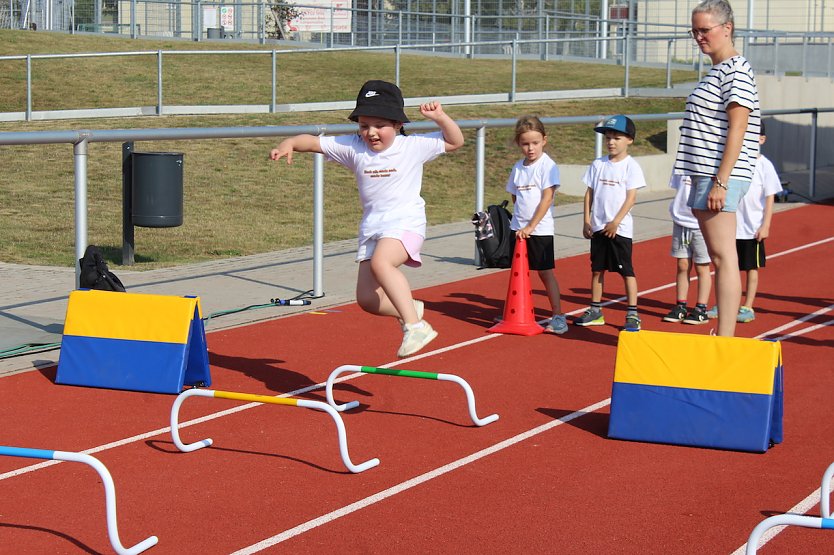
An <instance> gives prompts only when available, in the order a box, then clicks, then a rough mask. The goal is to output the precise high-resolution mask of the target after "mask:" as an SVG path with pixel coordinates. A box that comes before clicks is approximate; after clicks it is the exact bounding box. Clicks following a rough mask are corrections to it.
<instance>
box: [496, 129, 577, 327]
mask: <svg viewBox="0 0 834 555" xmlns="http://www.w3.org/2000/svg"><path fill="white" fill-rule="evenodd" d="M515 144H516V145H517V146H518V147H519V148H520V149H521V152H522V154H523V155H524V158H522V159H521V160H519V161H518V162H516V163H515V165H514V166H513V169H512V171H511V172H510V177H509V179H508V180H507V192H508V193H510V194H511V195H512V196H513V220H512V222H511V223H510V229H512V230H513V236H512V238H511V244H512V248H513V250H515V242H516V237H520V238H521V239H524V240H526V241H527V257H528V260H529V267H530V269H531V270H536V271H537V272H538V274H539V278H541V280H542V284H543V285H544V288H545V291H546V292H547V298H548V299H549V300H550V307H551V309H552V311H553V316H552V317H551V318H550V322H549V323H548V324H547V326H545V328H544V331H545V332H548V333H556V334H563V333H565V332H566V331H568V324H567V322H566V321H565V314H564V312H562V302H561V296H560V294H559V282H557V281H556V276H555V275H554V273H553V269H554V268H555V266H556V262H555V258H554V254H553V231H554V229H553V228H554V226H553V214H552V213H551V211H550V209H551V207H552V206H553V197H554V195H555V194H556V189H558V188H559V167H558V166H557V165H556V162H554V161H553V159H552V158H550V156H548V155H547V153H545V152H544V147H545V145H546V144H547V133H546V132H545V129H544V124H542V122H541V120H539V118H537V117H536V116H522V117H521V118H519V120H518V121H517V122H516V124H515Z"/></svg>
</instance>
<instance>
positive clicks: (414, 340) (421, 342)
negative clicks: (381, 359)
mask: <svg viewBox="0 0 834 555" xmlns="http://www.w3.org/2000/svg"><path fill="white" fill-rule="evenodd" d="M435 337H437V332H436V331H434V328H432V327H431V325H430V324H429V323H428V322H426V321H425V320H420V321H419V322H418V323H416V324H403V344H402V345H400V350H399V351H397V356H398V357H400V358H404V357H407V356H409V355H413V354H414V353H416V352H417V351H419V350H420V349H422V348H423V347H425V346H426V345H428V344H429V343H430V342H431V341H432V340H433V339H434V338H435Z"/></svg>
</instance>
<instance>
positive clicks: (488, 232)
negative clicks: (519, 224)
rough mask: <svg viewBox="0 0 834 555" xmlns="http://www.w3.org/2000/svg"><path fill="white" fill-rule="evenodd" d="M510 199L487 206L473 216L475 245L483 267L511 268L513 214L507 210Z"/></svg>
mask: <svg viewBox="0 0 834 555" xmlns="http://www.w3.org/2000/svg"><path fill="white" fill-rule="evenodd" d="M507 204H509V201H506V200H505V201H504V202H502V203H501V204H491V205H489V206H487V209H486V211H485V212H476V213H475V214H474V215H473V216H472V223H473V224H474V225H475V245H476V246H477V247H478V254H480V257H481V267H482V268H509V267H510V266H511V265H512V258H511V256H510V251H511V250H512V248H511V247H512V245H511V244H510V237H511V233H512V230H511V229H510V221H511V220H512V214H510V211H509V210H507Z"/></svg>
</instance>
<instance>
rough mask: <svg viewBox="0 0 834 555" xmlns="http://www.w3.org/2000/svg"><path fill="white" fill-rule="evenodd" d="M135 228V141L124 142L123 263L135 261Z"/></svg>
mask: <svg viewBox="0 0 834 555" xmlns="http://www.w3.org/2000/svg"><path fill="white" fill-rule="evenodd" d="M135 244H136V243H135V240H134V229H133V141H129V142H126V143H122V265H124V266H132V265H133V262H134V261H135V257H134V253H135Z"/></svg>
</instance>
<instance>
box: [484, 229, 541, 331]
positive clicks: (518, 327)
mask: <svg viewBox="0 0 834 555" xmlns="http://www.w3.org/2000/svg"><path fill="white" fill-rule="evenodd" d="M488 331H491V332H493V333H513V334H516V335H537V334H539V333H543V332H544V328H543V327H541V326H540V325H539V324H538V323H537V322H536V317H535V315H534V314H533V289H532V287H531V286H530V265H529V263H528V262H527V241H525V240H524V239H521V238H519V239H517V240H516V243H515V251H514V252H513V267H512V268H511V269H510V286H509V287H508V288H507V302H505V303H504V320H503V321H501V322H498V323H497V324H495V325H494V326H492V327H491V328H489V330H488Z"/></svg>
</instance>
